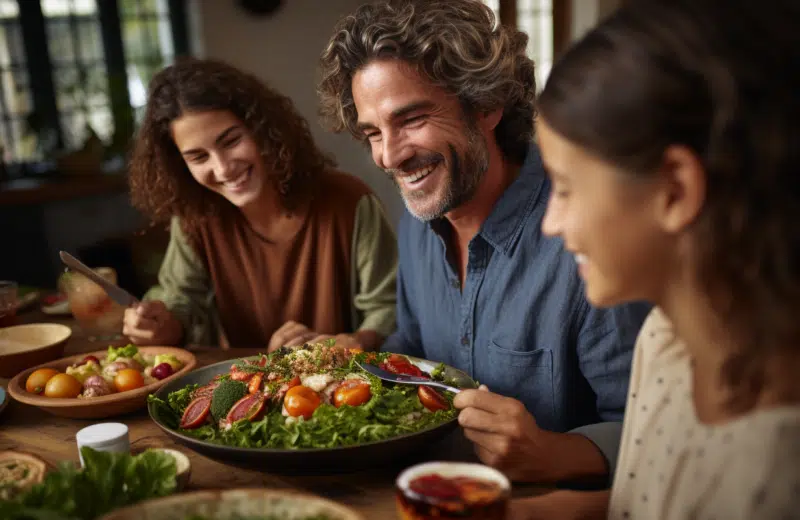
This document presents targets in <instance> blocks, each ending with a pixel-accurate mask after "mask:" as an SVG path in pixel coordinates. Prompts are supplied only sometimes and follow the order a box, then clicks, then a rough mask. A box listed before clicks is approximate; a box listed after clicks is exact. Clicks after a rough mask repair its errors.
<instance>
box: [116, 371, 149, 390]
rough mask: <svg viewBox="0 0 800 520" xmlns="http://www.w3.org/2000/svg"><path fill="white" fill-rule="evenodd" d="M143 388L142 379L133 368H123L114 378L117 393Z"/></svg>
mask: <svg viewBox="0 0 800 520" xmlns="http://www.w3.org/2000/svg"><path fill="white" fill-rule="evenodd" d="M142 386H144V377H142V374H141V373H140V372H139V371H138V370H136V369H135V368H125V369H122V370H120V371H119V372H117V375H116V376H114V387H115V388H116V389H117V392H127V391H128V390H133V389H135V388H139V387H142Z"/></svg>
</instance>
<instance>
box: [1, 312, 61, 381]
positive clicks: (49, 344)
mask: <svg viewBox="0 0 800 520" xmlns="http://www.w3.org/2000/svg"><path fill="white" fill-rule="evenodd" d="M71 335H72V329H70V328H69V327H67V326H66V325H61V324H59V323H31V324H29V325H15V326H13V327H5V328H2V329H0V377H14V376H15V375H17V374H18V373H19V372H21V371H22V370H25V369H26V368H30V367H32V366H36V365H39V364H41V363H47V362H48V361H53V360H54V359H58V358H60V357H61V356H63V355H64V347H65V346H66V343H67V340H68V339H69V337H70V336H71Z"/></svg>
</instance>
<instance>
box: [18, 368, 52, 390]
mask: <svg viewBox="0 0 800 520" xmlns="http://www.w3.org/2000/svg"><path fill="white" fill-rule="evenodd" d="M56 374H58V370H55V369H53V368H40V369H39V370H34V371H33V373H31V375H29V376H28V380H27V381H25V390H27V391H28V392H30V393H32V394H41V393H44V387H45V385H47V382H48V381H50V379H51V378H52V377H53V376H54V375H56Z"/></svg>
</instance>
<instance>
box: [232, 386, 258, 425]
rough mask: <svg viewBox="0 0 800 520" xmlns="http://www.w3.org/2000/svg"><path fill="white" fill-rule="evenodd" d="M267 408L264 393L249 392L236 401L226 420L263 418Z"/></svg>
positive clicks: (233, 421)
mask: <svg viewBox="0 0 800 520" xmlns="http://www.w3.org/2000/svg"><path fill="white" fill-rule="evenodd" d="M266 408H267V406H266V399H264V396H263V395H261V394H260V393H255V394H248V395H246V396H244V397H242V398H241V399H239V400H238V401H236V403H235V404H234V405H233V406H232V407H231V409H230V411H229V412H228V415H226V416H225V420H226V421H228V422H230V423H235V422H236V421H241V420H242V419H247V420H250V421H255V420H258V419H260V418H261V416H262V415H263V413H264V411H265V410H266Z"/></svg>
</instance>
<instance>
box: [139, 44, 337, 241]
mask: <svg viewBox="0 0 800 520" xmlns="http://www.w3.org/2000/svg"><path fill="white" fill-rule="evenodd" d="M208 110H227V111H230V112H232V113H233V114H234V115H235V116H236V117H237V118H238V119H239V120H240V121H242V123H244V125H245V126H246V127H247V128H248V129H249V130H250V132H252V134H253V136H254V138H255V140H256V142H257V143H258V144H259V146H260V148H261V156H262V157H263V159H264V164H265V166H266V170H267V172H268V174H269V175H270V176H271V179H272V182H273V183H274V186H275V187H276V189H277V190H278V192H279V193H280V195H281V202H282V204H283V205H284V206H285V207H286V208H287V209H292V208H293V207H295V206H296V205H297V204H298V203H299V202H301V201H302V200H303V198H304V197H306V196H308V195H309V194H310V191H311V189H312V186H313V180H314V179H315V178H316V177H317V176H318V175H320V174H321V173H322V172H324V171H325V170H327V169H329V168H330V167H332V166H334V162H333V160H332V159H330V158H329V157H327V156H326V155H324V154H323V153H322V152H321V151H320V150H319V149H318V148H317V146H316V145H315V143H314V140H313V138H312V136H311V132H310V131H309V129H308V123H307V122H306V120H305V119H304V118H303V117H302V116H301V115H300V114H299V113H298V112H297V110H296V109H295V107H294V105H293V103H292V101H291V100H290V99H289V98H288V97H287V96H284V95H282V94H280V93H278V92H277V91H275V90H273V89H271V88H270V87H268V86H267V85H266V84H265V83H264V82H262V81H261V80H259V79H258V78H256V77H255V76H253V75H252V74H248V73H246V72H243V71H241V70H239V69H236V68H234V67H232V66H230V65H227V64H225V63H221V62H218V61H213V60H199V59H194V58H187V59H182V60H180V61H178V62H177V63H175V64H174V65H171V66H169V67H166V68H165V69H163V70H162V71H160V72H159V73H158V74H156V76H155V77H154V78H153V80H152V81H151V83H150V92H149V97H148V102H147V108H146V111H145V115H144V121H143V122H142V124H141V127H140V129H139V131H138V133H137V137H136V140H135V143H134V149H133V153H132V157H131V160H130V167H129V184H130V190H131V199H132V202H133V205H134V206H135V207H137V208H138V209H140V210H142V211H143V212H144V213H145V214H146V215H147V216H149V217H150V218H151V219H153V220H154V221H156V222H160V221H166V220H168V219H169V218H170V217H172V216H178V217H180V219H181V224H182V227H183V229H184V230H185V231H186V232H188V233H190V234H194V232H195V231H196V230H197V228H198V226H199V225H201V224H202V222H203V221H204V220H205V219H206V218H208V217H209V216H213V215H216V214H218V212H219V211H221V210H223V209H225V208H227V207H229V206H230V203H229V202H228V201H227V200H225V199H224V198H223V197H222V196H220V195H218V194H217V193H214V192H212V191H210V190H208V189H206V188H204V187H203V186H201V185H200V184H198V183H197V182H196V181H195V180H194V178H192V175H191V173H189V170H188V168H187V167H186V163H185V162H184V160H183V158H182V157H181V155H180V152H179V151H178V149H177V147H176V146H175V143H174V142H173V140H172V134H171V132H170V124H171V123H172V121H174V120H175V119H177V118H178V117H180V116H181V115H182V114H184V113H186V112H190V111H208Z"/></svg>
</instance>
